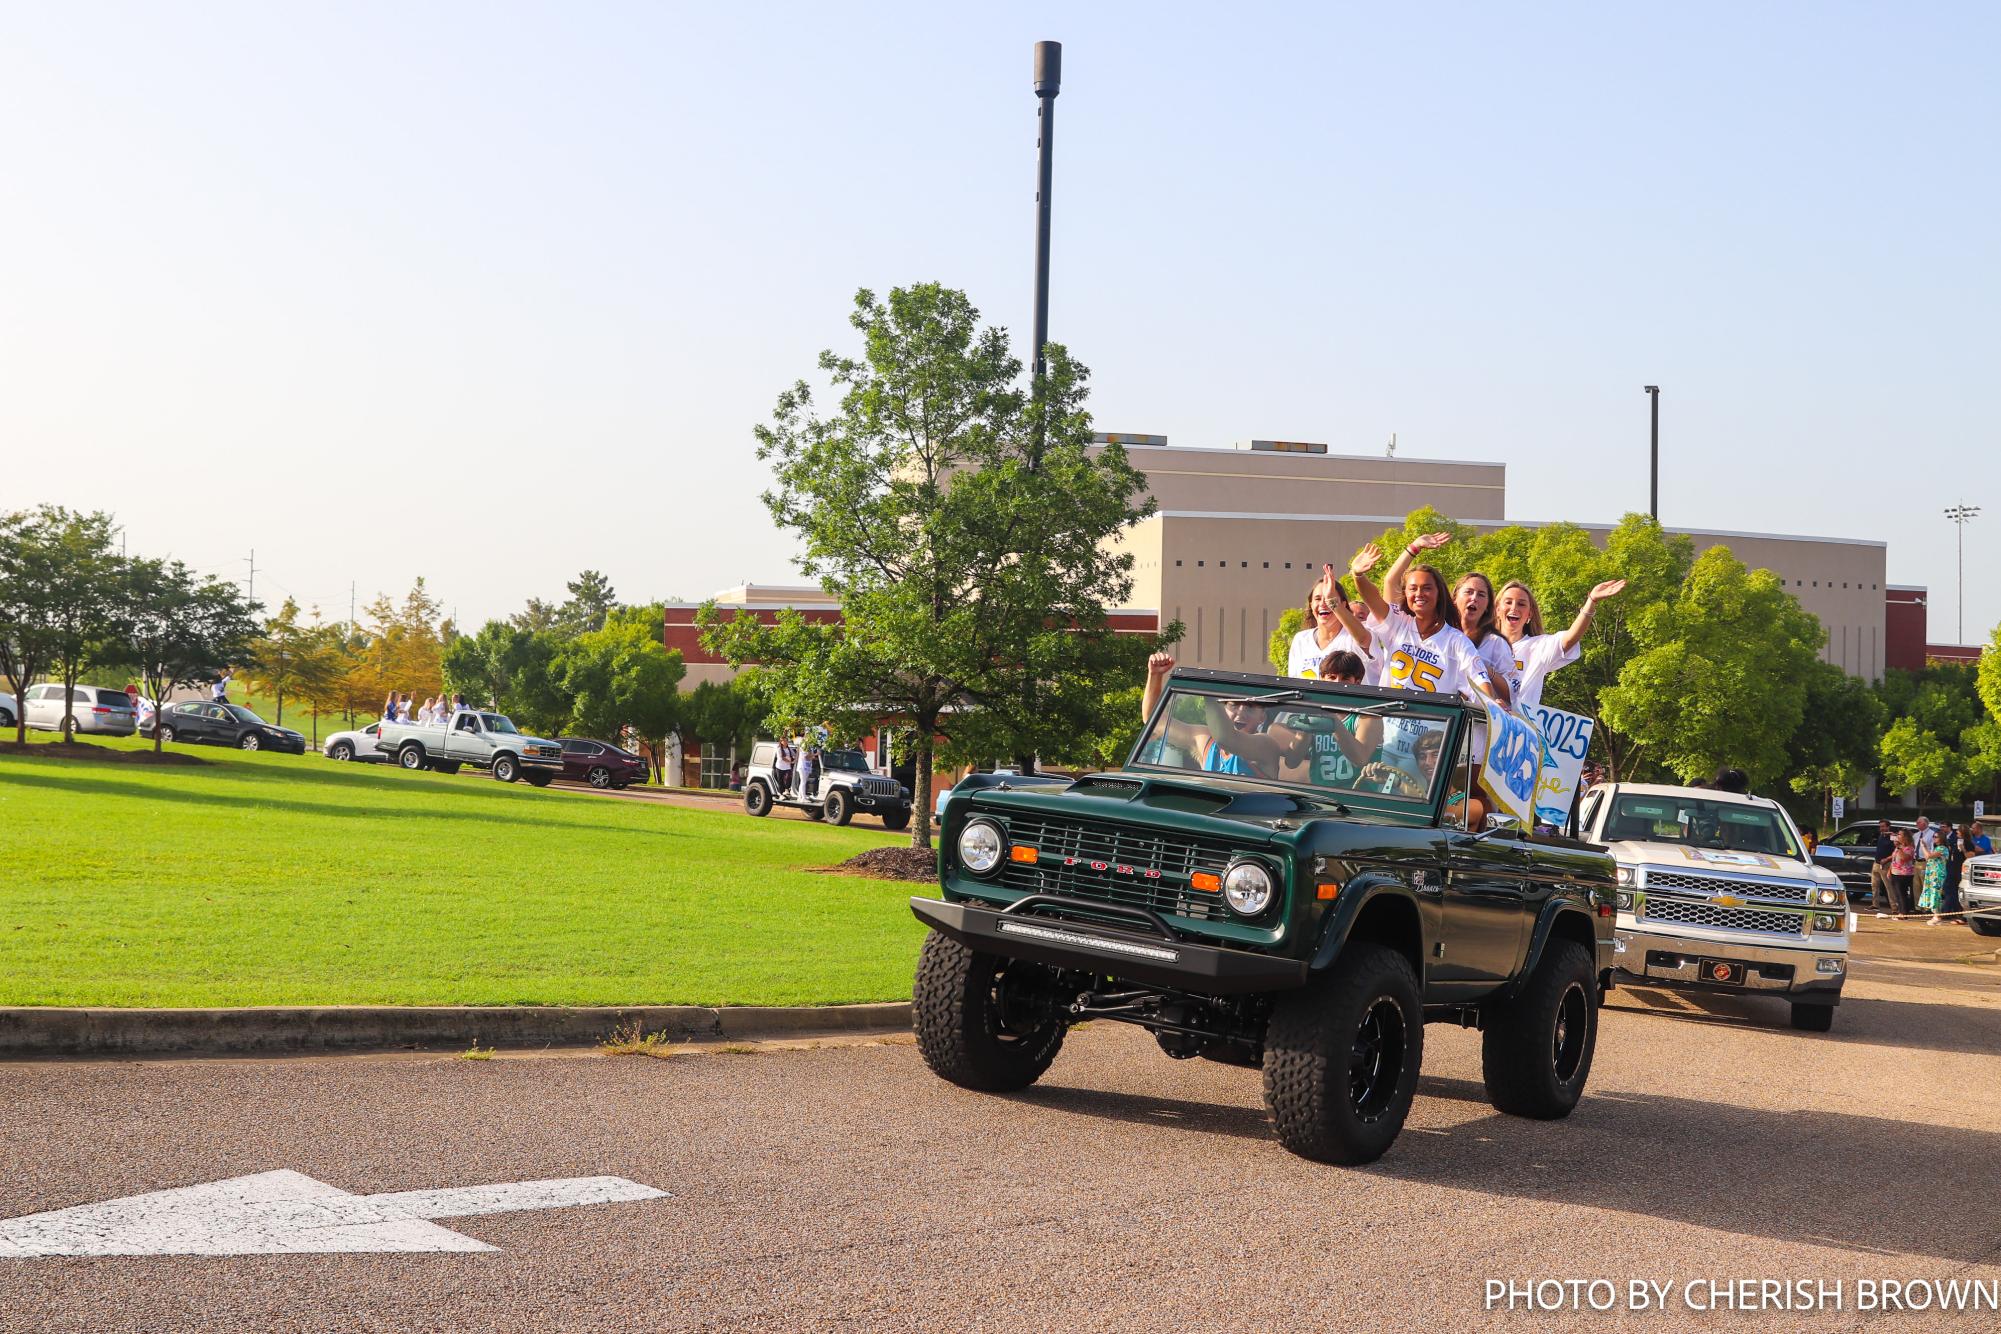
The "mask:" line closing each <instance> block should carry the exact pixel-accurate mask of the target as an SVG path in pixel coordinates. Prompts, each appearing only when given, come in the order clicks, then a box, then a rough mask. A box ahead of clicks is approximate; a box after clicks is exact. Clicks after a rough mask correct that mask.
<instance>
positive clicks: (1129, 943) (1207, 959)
mask: <svg viewBox="0 0 2001 1334" xmlns="http://www.w3.org/2000/svg"><path fill="white" fill-rule="evenodd" d="M1044 902H1045V903H1046V902H1048V901H1047V900H1046V899H1045V900H1044ZM1075 907H1076V910H1077V911H1078V912H1080V913H1082V912H1092V913H1102V912H1103V910H1104V909H1103V905H1101V904H1094V903H1088V902H1081V901H1080V902H1078V903H1077V904H1076V905H1075ZM910 911H911V912H913V913H915V914H916V915H917V920H918V921H920V922H923V923H924V924H925V925H927V926H929V927H931V928H932V929H933V930H934V931H942V932H944V933H945V934H946V935H948V936H950V937H951V938H952V939H954V940H956V941H958V942H959V943H960V944H962V945H965V946H968V947H969V948H972V949H975V950H978V951H979V952H980V953H982V954H998V955H1002V956H1004V957H1007V958H1012V959H1029V960H1032V961H1033V962H1036V963H1046V964H1053V965H1055V966H1056V967H1058V968H1075V969H1078V970H1080V971H1083V972H1090V973H1101V974H1106V975H1109V976H1111V977H1117V978H1124V979H1127V980H1130V981H1133V982H1146V983H1151V984H1153V985H1155V986H1163V987H1173V988H1176V989H1178V990H1184V991H1192V992H1197V993H1200V994H1203V995H1210V996H1228V995H1239V994H1244V993H1249V992H1263V991H1290V990H1292V989H1294V988H1296V987H1303V986H1305V985H1306V980H1307V976H1308V974H1307V967H1306V963H1305V961H1304V960H1302V959H1281V958H1277V957H1275V956H1273V955H1269V954H1254V953H1252V952H1251V951H1249V950H1232V949H1221V948H1218V947H1217V946H1214V945H1194V944H1190V943H1189V942H1188V941H1186V940H1183V939H1181V938H1180V937H1178V936H1174V935H1172V934H1162V933H1157V932H1156V933H1141V932H1137V931H1127V930H1123V929H1121V928H1118V927H1111V926H1102V925H1100V924H1099V923H1097V922H1093V921H1080V920H1077V919H1076V918H1072V917H1051V916H1047V915H1043V914H1038V913H1027V912H1018V911H1002V910H999V909H995V908H983V907H978V906H976V905H974V904H970V903H948V902H946V901H945V900H943V899H923V898H913V899H912V900H910Z"/></svg>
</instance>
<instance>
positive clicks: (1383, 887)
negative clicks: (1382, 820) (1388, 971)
mask: <svg viewBox="0 0 2001 1334" xmlns="http://www.w3.org/2000/svg"><path fill="white" fill-rule="evenodd" d="M1358 886H1359V888H1358ZM1380 899H1395V900H1397V901H1399V902H1400V903H1401V904H1403V905H1405V906H1406V907H1407V908H1408V909H1409V911H1410V914H1411V916H1412V918H1414V919H1415V920H1416V922H1417V958H1416V961H1415V966H1416V968H1417V970H1418V976H1419V977H1422V976H1423V975H1424V909H1423V907H1422V906H1421V905H1420V904H1419V902H1418V897H1417V895H1416V893H1415V892H1413V891H1412V889H1411V887H1410V886H1409V885H1406V884H1404V883H1403V882H1402V881H1401V880H1398V879H1396V878H1395V877H1394V876H1390V875H1385V874H1382V873H1371V872H1364V873H1363V874H1361V875H1359V876H1356V877H1355V879H1353V880H1351V881H1349V882H1348V883H1347V884H1345V885H1343V886H1342V887H1341V896H1340V897H1339V898H1338V899H1336V900H1335V901H1334V910H1333V911H1332V912H1330V913H1328V914H1327V915H1326V916H1325V917H1324V918H1322V919H1321V922H1320V938H1319V940H1318V941H1317V942H1315V944H1314V947H1313V955H1312V958H1311V959H1310V960H1309V961H1308V964H1307V968H1308V970H1309V972H1310V973H1311V974H1312V975H1314V976H1316V977H1317V976H1319V975H1320V974H1321V973H1323V972H1325V971H1326V970H1327V969H1329V968H1332V967H1333V966H1334V965H1335V963H1337V962H1338V961H1339V960H1340V958H1341V952H1342V951H1343V950H1345V949H1346V948H1347V947H1348V938H1349V936H1350V935H1351V934H1352V933H1353V931H1354V928H1355V923H1356V922H1357V921H1358V920H1360V918H1361V916H1362V912H1363V910H1364V909H1365V908H1367V907H1368V906H1369V905H1370V904H1371V903H1374V902H1376V901H1377V900H1380Z"/></svg>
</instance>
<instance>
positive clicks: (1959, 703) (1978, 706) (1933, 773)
mask: <svg viewBox="0 0 2001 1334" xmlns="http://www.w3.org/2000/svg"><path fill="white" fill-rule="evenodd" d="M1979 684H1980V681H1979V669H1978V667H1977V666H1976V665H1975V664H1973V663H1962V662H1934V663H1930V664H1928V665H1927V666H1926V667H1925V668H1924V670H1922V671H1918V672H1905V671H1898V670H1896V669H1895V668H1892V669H1891V670H1889V671H1887V672H1884V673H1883V683H1882V685H1881V686H1880V687H1879V690H1880V694H1881V697H1882V700H1883V706H1884V710H1885V712H1886V713H1887V714H1888V716H1889V717H1890V718H1891V719H1892V721H1891V723H1890V726H1889V728H1888V729H1887V730H1886V731H1885V732H1884V733H1883V740H1882V743H1881V746H1880V747H1879V752H1880V758H1881V761H1882V772H1883V780H1884V782H1886V783H1888V784H1889V785H1890V787H1891V788H1892V789H1893V790H1896V791H1910V792H1912V793H1914V794H1915V796H1916V799H1917V802H1918V804H1919V805H1921V806H1922V805H1924V804H1925V803H1926V801H1927V800H1928V799H1935V800H1940V801H1948V802H1957V801H1962V800H1965V799H1966V798H1969V797H1972V796H1975V795H1977V794H1979V793H1981V792H1984V791H1986V790H1987V788H1988V787H1989V786H1990V785H1992V783H1993V782H1994V779H1995V775H1996V774H1997V773H2001V724H1997V723H1996V722H1995V720H1994V719H1993V718H1992V717H1990V716H1989V715H1988V713H1987V711H1986V710H1985V709H1984V708H1982V700H1981V697H1980V691H1979Z"/></svg>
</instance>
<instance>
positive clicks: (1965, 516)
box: [1945, 505, 1980, 644]
mask: <svg viewBox="0 0 2001 1334" xmlns="http://www.w3.org/2000/svg"><path fill="white" fill-rule="evenodd" d="M1979 513H1980V506H1978V505H1954V506H1952V507H1951V508H1950V509H1948V510H1946V512H1945V517H1946V518H1948V519H1951V520H1952V522H1953V524H1954V526H1955V527H1957V528H1958V529H1959V641H1958V642H1959V643H1962V644H1964V643H1965V642H1966V525H1967V522H1968V521H1969V520H1971V519H1973V518H1975V517H1976V516H1978V515H1979Z"/></svg>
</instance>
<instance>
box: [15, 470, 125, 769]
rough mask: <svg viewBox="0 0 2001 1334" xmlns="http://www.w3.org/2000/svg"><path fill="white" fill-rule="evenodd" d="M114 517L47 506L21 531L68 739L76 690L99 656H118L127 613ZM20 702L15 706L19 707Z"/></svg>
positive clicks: (39, 635)
mask: <svg viewBox="0 0 2001 1334" xmlns="http://www.w3.org/2000/svg"><path fill="white" fill-rule="evenodd" d="M113 531H114V528H113V525H112V522H111V516H110V515H109V514H105V513H102V512H99V513H93V514H83V513H79V512H76V511H73V510H68V509H64V508H62V507H61V506H58V505H43V506H41V507H40V508H39V509H37V510H35V511H34V513H33V514H31V515H29V516H27V518H26V520H25V521H24V522H23V523H22V524H21V525H20V526H19V529H18V533H19V538H18V540H19V542H20V544H21V552H22V559H23V560H24V561H27V562H29V563H30V567H31V569H32V572H33V577H34V578H35V579H36V580H38V581H39V582H38V584H37V585H36V586H35V587H34V588H32V590H31V591H30V594H29V596H31V597H32V598H33V599H35V601H34V603H33V604H32V605H33V606H34V608H35V614H36V615H37V616H38V617H39V618H40V619H39V620H37V621H36V622H35V623H34V627H35V628H34V629H33V630H32V632H31V633H32V635H33V636H34V637H35V639H36V640H37V641H38V642H39V643H40V644H41V645H42V646H43V647H44V648H45V650H46V658H45V661H46V664H47V670H48V674H49V675H51V676H53V677H55V678H56V679H57V680H59V681H60V682H61V683H62V686H63V699H64V701H65V709H64V713H63V720H62V730H63V736H64V739H68V738H69V736H70V735H71V734H72V733H73V732H74V730H75V726H76V719H75V715H74V714H72V713H71V712H70V711H69V710H70V709H71V708H73V707H74V704H75V699H76V685H77V681H78V679H79V678H80V677H81V676H82V674H83V670H84V668H85V667H86V666H87V665H89V664H90V663H91V661H92V659H93V658H94V657H97V656H105V655H108V654H113V653H115V652H116V649H115V645H116V644H117V643H119V642H120V641H121V640H122V639H123V637H124V636H123V635H122V634H121V633H120V631H121V630H122V629H123V628H124V627H123V625H122V621H123V618H124V616H125V614H126V613H127V612H128V611H129V610H130V607H131V601H130V597H129V593H130V584H129V581H128V580H127V579H126V577H125V571H124V568H123V566H124V562H123V561H122V560H121V558H120V557H119V555H118V553H117V552H116V551H115V550H114V549H113V545H112V541H111V534H112V532H113ZM17 702H18V701H17Z"/></svg>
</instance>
